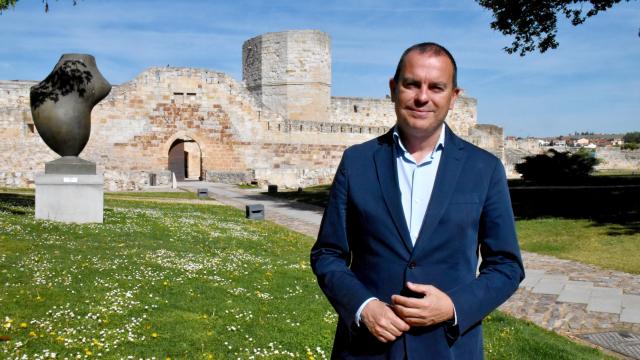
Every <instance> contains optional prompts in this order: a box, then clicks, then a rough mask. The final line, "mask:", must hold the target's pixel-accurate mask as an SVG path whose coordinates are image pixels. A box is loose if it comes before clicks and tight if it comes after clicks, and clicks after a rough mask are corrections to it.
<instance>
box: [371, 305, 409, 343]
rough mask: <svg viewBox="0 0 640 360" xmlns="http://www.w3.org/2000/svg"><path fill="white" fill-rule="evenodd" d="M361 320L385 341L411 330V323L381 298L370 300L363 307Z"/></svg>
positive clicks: (377, 337) (372, 332)
mask: <svg viewBox="0 0 640 360" xmlns="http://www.w3.org/2000/svg"><path fill="white" fill-rule="evenodd" d="M360 320H361V321H362V322H363V323H364V324H365V325H366V326H367V329H369V332H370V333H371V334H373V336H375V337H376V339H378V340H379V341H381V342H383V343H386V342H388V341H393V340H395V339H396V338H397V337H398V336H400V335H402V333H403V332H405V331H407V330H409V325H408V324H407V323H406V322H404V321H402V319H400V318H399V317H398V316H397V315H396V314H394V312H393V310H391V308H390V307H389V306H388V305H387V304H385V303H383V302H382V301H380V300H371V301H369V303H368V304H367V305H365V307H364V309H362V313H361V314H360Z"/></svg>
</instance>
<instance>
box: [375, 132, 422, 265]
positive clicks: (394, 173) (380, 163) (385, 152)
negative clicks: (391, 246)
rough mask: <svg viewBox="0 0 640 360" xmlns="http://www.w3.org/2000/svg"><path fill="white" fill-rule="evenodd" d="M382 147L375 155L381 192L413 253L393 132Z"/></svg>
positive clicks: (384, 137)
mask: <svg viewBox="0 0 640 360" xmlns="http://www.w3.org/2000/svg"><path fill="white" fill-rule="evenodd" d="M381 142H382V144H381V145H382V146H381V147H380V148H378V150H377V151H376V152H375V153H374V161H375V164H376V172H377V173H378V182H379V184H380V191H381V192H382V196H383V198H384V202H385V205H386V206H387V209H388V211H389V213H390V214H391V218H392V219H393V223H394V224H395V226H396V229H397V230H398V233H399V234H400V237H401V238H402V242H403V243H404V245H405V246H406V247H407V249H408V250H409V251H410V252H411V251H412V250H413V244H412V243H411V237H410V234H409V228H408V227H407V222H406V220H405V218H404V210H402V200H401V196H400V187H399V186H398V170H397V166H398V165H397V163H396V148H395V146H394V145H395V143H394V142H393V136H392V132H391V131H390V132H388V133H387V134H385V135H383V136H382V137H381Z"/></svg>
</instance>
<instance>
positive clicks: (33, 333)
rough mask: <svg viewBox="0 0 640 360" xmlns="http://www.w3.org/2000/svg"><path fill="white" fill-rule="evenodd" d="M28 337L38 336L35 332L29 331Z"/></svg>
mask: <svg viewBox="0 0 640 360" xmlns="http://www.w3.org/2000/svg"><path fill="white" fill-rule="evenodd" d="M29 336H31V337H36V336H38V334H36V332H35V331H29Z"/></svg>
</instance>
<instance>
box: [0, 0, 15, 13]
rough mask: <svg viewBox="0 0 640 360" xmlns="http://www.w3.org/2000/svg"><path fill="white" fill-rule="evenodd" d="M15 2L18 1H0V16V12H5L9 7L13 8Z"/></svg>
mask: <svg viewBox="0 0 640 360" xmlns="http://www.w3.org/2000/svg"><path fill="white" fill-rule="evenodd" d="M16 1H18V0H0V14H2V12H3V11H5V10H7V9H8V8H9V7H11V8H13V7H15V6H16Z"/></svg>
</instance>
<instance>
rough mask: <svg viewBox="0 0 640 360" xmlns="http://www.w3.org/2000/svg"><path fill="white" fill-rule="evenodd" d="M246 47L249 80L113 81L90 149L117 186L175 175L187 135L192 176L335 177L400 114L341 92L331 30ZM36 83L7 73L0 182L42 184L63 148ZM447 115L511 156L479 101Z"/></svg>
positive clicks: (201, 76) (2, 88)
mask: <svg viewBox="0 0 640 360" xmlns="http://www.w3.org/2000/svg"><path fill="white" fill-rule="evenodd" d="M251 53H252V54H253V55H251ZM243 54H244V56H243V70H244V71H245V73H244V75H243V78H244V83H240V82H237V81H236V80H234V79H233V78H231V77H229V76H228V75H226V74H224V73H220V72H215V71H210V70H205V69H194V68H170V67H155V68H150V69H148V70H146V71H144V72H143V73H141V74H140V75H138V76H137V77H136V78H134V79H132V80H131V81H129V82H127V83H124V84H122V85H118V86H113V88H112V90H111V93H110V94H109V96H107V97H106V98H105V99H104V100H103V101H102V102H101V103H99V104H98V105H97V106H96V107H95V108H94V109H93V112H92V130H91V137H90V139H89V142H88V143H87V146H86V148H85V150H84V151H83V152H82V153H81V154H80V155H81V157H82V158H84V159H87V160H90V161H94V162H96V164H97V167H98V172H100V173H103V174H104V176H105V187H106V189H107V190H136V189H141V188H144V187H146V186H149V185H150V184H151V182H152V180H155V183H156V184H168V183H169V182H170V180H171V171H169V169H170V165H169V150H170V149H171V148H172V146H173V145H174V144H175V143H176V142H181V143H182V142H183V143H184V146H183V149H184V151H186V152H187V153H189V157H188V160H187V163H188V169H189V171H188V176H189V177H190V178H204V179H208V180H214V181H224V182H247V181H252V180H257V181H259V182H260V183H273V184H278V185H280V186H285V187H298V186H308V185H315V184H319V183H327V182H330V181H331V179H332V177H333V175H334V172H335V170H336V167H337V165H338V163H339V161H340V158H341V156H342V152H343V151H344V149H345V148H346V147H347V146H350V145H353V144H356V143H361V142H364V141H366V140H369V139H371V138H374V137H376V136H379V135H381V134H383V133H385V132H386V131H388V130H389V128H390V127H391V126H393V124H394V122H395V114H394V110H393V104H392V102H391V100H390V99H364V98H349V97H335V98H331V97H330V94H329V86H330V76H331V74H330V49H329V39H328V36H327V35H326V34H323V33H321V32H318V31H300V32H285V33H273V34H265V35H262V36H259V37H256V38H253V39H251V40H249V41H247V42H246V43H245V45H244V46H243ZM278 57H280V59H279V60H278V59H277V58H278ZM35 83H36V82H33V81H0V94H1V95H2V96H0V134H1V135H0V136H2V141H0V186H32V185H33V179H34V176H35V174H36V173H39V172H42V171H43V170H44V163H45V162H47V161H51V160H53V159H55V158H57V157H58V156H57V154H55V153H54V152H53V151H51V150H49V148H48V147H47V146H46V145H45V144H44V142H43V141H42V140H41V138H40V137H39V136H38V134H37V129H36V128H35V127H34V124H33V121H32V118H31V112H30V109H29V100H28V99H29V88H30V87H31V86H32V85H34V84H35ZM301 89H306V90H305V91H308V92H305V91H300V90H301ZM296 94H298V95H300V96H299V97H296ZM307 95H309V96H307ZM309 102H310V103H312V104H313V106H311V105H310V103H309ZM280 103H282V104H280ZM279 104H280V105H282V106H280V105H279ZM314 106H315V107H314ZM447 122H448V123H449V125H450V126H451V127H452V128H453V129H454V131H455V132H456V133H458V134H459V135H461V136H462V137H464V138H467V139H468V140H471V141H475V142H476V143H478V144H480V145H481V146H487V147H495V148H496V149H495V151H493V152H494V153H495V154H496V155H499V154H500V151H501V150H500V146H499V145H497V140H495V139H501V137H502V132H501V129H500V130H499V128H494V127H486V126H480V127H478V126H477V112H476V100H475V99H473V98H468V97H460V98H459V99H458V102H457V103H456V105H455V107H454V111H453V112H451V113H450V115H449V117H448V119H447Z"/></svg>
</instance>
